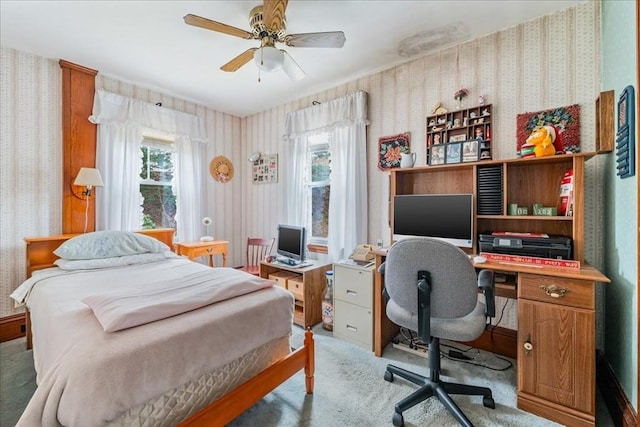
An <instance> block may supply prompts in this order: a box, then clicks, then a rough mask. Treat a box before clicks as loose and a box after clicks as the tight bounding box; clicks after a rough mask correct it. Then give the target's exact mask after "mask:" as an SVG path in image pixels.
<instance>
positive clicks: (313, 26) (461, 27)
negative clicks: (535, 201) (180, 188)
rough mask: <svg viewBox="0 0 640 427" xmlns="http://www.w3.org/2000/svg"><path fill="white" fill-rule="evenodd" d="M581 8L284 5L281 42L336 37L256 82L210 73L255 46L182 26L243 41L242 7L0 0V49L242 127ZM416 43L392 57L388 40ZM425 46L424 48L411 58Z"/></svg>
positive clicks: (428, 1) (249, 71) (247, 72)
mask: <svg viewBox="0 0 640 427" xmlns="http://www.w3.org/2000/svg"><path fill="white" fill-rule="evenodd" d="M577 3H584V1H583V0H567V1H559V0H552V1H544V0H529V1H525V0H518V1H516V0H497V1H478V0H467V1H453V0H449V1H436V0H422V1H421V0H414V1H382V0H368V1H364V0H361V1H328V0H325V1H311V0H290V1H289V5H288V7H287V10H286V19H287V33H288V34H296V33H306V32H322V31H338V30H341V31H344V33H345V36H346V39H347V41H346V43H345V45H344V47H343V48H341V49H330V48H300V47H298V48H293V47H286V46H284V45H279V46H278V47H280V48H285V50H287V52H288V53H289V54H290V55H291V56H292V57H293V58H294V59H295V60H296V62H298V64H300V66H301V67H302V68H303V69H304V70H305V72H306V73H307V76H306V77H305V78H304V79H302V80H300V81H298V82H292V81H291V80H289V78H288V77H287V76H286V74H285V73H284V72H283V71H280V72H277V73H262V81H261V82H258V71H257V68H256V66H255V64H254V63H253V62H252V61H251V62H249V63H247V64H246V65H244V66H243V67H242V68H240V70H238V71H236V72H235V73H227V72H224V71H221V70H220V66H222V65H223V64H225V63H227V62H228V61H229V60H230V59H232V58H233V57H235V56H236V55H238V54H239V53H241V52H243V51H245V50H246V49H248V48H250V47H254V46H255V47H258V46H259V41H257V40H244V39H240V38H237V37H233V36H230V35H226V34H221V33H217V32H213V31H209V30H204V29H201V28H197V27H193V26H189V25H186V24H185V23H184V21H183V17H184V15H186V14H188V13H192V14H195V15H199V16H202V17H205V18H208V19H211V20H214V21H218V22H222V23H225V24H228V25H231V26H234V27H238V28H241V29H243V30H247V31H250V27H249V11H250V10H251V9H252V8H253V7H254V6H256V5H258V4H260V0H253V1H239V0H237V1H168V0H165V1H122V0H120V1H115V0H114V1H79V0H74V1H8V0H0V43H1V44H2V46H3V47H10V48H13V49H18V50H21V51H24V52H29V53H33V54H36V55H39V56H43V57H46V58H52V59H55V60H58V59H64V60H67V61H70V62H73V63H76V64H79V65H82V66H85V67H89V68H92V69H95V70H97V71H98V72H99V73H100V74H102V75H104V76H107V77H111V78H114V79H118V80H121V81H125V82H131V83H134V84H136V85H139V86H143V87H146V88H149V89H153V90H157V91H159V92H162V93H166V94H168V95H171V96H175V97H178V98H181V99H184V100H187V101H191V102H195V103H198V104H202V105H206V106H207V107H210V108H212V109H214V110H217V111H222V112H226V113H229V114H233V115H236V116H240V117H245V116H247V115H251V114H254V113H257V112H260V111H264V110H267V109H269V108H271V107H274V106H277V105H280V104H283V103H287V102H289V101H292V100H295V99H298V98H301V97H304V96H308V95H312V94H314V93H317V92H320V91H323V90H326V89H329V88H332V87H335V86H337V85H340V84H343V83H346V82H349V81H352V80H355V79H357V78H359V77H362V76H366V75H369V74H372V73H374V72H379V71H382V70H385V69H388V68H391V67H393V66H396V65H398V64H400V63H403V62H407V61H410V60H412V59H415V58H416V57H418V56H421V55H424V54H425V53H428V52H429V51H435V50H439V49H441V48H443V47H446V46H451V45H454V44H458V43H460V42H463V41H466V40H471V39H474V38H477V37H478V36H481V35H485V34H490V33H493V32H495V31H498V30H501V29H504V28H508V27H511V26H513V25H516V24H518V23H521V22H524V21H528V20H531V19H534V18H536V17H539V16H543V15H545V14H548V13H552V12H554V11H557V10H562V9H566V8H568V7H571V6H573V5H575V4H577ZM422 33H425V35H424V37H423V40H424V41H425V42H419V41H417V40H416V39H413V40H414V43H413V44H412V45H411V46H413V47H418V48H420V49H419V50H420V52H419V53H416V54H413V55H412V56H402V55H400V54H399V53H398V50H399V47H400V42H401V41H402V40H404V39H407V38H410V37H413V36H415V35H417V34H422ZM423 47H426V49H428V50H426V49H423Z"/></svg>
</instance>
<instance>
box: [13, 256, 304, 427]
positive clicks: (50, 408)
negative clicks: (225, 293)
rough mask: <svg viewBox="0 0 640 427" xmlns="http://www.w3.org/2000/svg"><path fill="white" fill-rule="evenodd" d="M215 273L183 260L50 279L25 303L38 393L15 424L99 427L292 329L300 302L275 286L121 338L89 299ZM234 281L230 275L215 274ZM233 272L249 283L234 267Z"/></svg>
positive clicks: (128, 331)
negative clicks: (105, 327) (101, 320)
mask: <svg viewBox="0 0 640 427" xmlns="http://www.w3.org/2000/svg"><path fill="white" fill-rule="evenodd" d="M205 269H206V270H209V268H208V267H206V266H203V265H201V264H197V263H193V262H191V261H188V260H186V259H182V258H178V259H168V260H166V261H162V262H157V263H149V264H140V265H136V266H129V267H122V268H110V269H104V270H92V271H90V272H83V273H78V272H73V273H70V274H61V275H52V274H47V276H48V277H47V278H45V279H42V280H40V281H37V283H36V284H35V286H34V287H33V289H32V290H31V291H30V293H29V295H28V296H27V299H26V302H27V305H28V306H29V308H30V310H31V320H32V329H33V343H34V362H35V367H36V372H37V382H38V388H37V389H36V392H35V394H34V396H33V398H32V399H31V401H30V402H29V404H28V406H27V408H26V410H25V412H24V414H23V415H22V417H21V418H20V421H19V422H18V426H36V425H42V426H59V425H65V426H99V425H103V424H105V423H106V422H107V421H109V420H113V419H115V418H117V417H118V416H119V415H120V414H122V413H123V412H125V411H126V410H128V409H129V408H132V407H134V406H137V405H139V404H141V403H143V402H146V401H148V400H150V399H152V398H154V397H156V396H158V395H160V394H162V393H164V392H166V391H168V390H171V389H173V388H175V387H177V386H179V385H182V384H185V383H187V382H189V381H191V380H193V379H195V378H198V377H199V376H201V375H202V374H204V373H207V372H210V371H213V370H214V369H217V368H219V367H221V366H223V365H225V364H227V363H229V362H231V361H232V360H234V359H236V358H237V357H239V356H241V355H243V354H245V353H247V352H249V351H251V350H252V349H254V348H256V347H258V346H261V345H263V344H265V343H267V342H268V341H271V340H273V339H275V338H278V337H282V336H285V335H288V334H289V333H290V332H291V325H292V319H293V297H292V296H291V294H290V293H288V292H287V291H285V290H283V289H282V288H279V287H277V286H272V287H267V288H264V289H262V290H259V291H256V292H252V293H249V294H245V295H242V296H238V297H234V298H231V299H227V300H224V301H220V302H217V303H215V304H212V305H208V306H205V307H202V308H199V309H196V310H192V311H189V312H186V313H183V314H180V315H177V316H173V317H169V318H165V319H162V320H157V321H153V322H151V323H146V324H143V325H140V326H137V327H133V328H129V329H125V330H122V331H118V332H113V333H110V332H105V331H104V330H103V329H102V326H101V325H100V323H99V322H98V320H97V318H96V317H95V316H94V314H93V312H92V310H91V309H90V308H89V307H88V306H87V305H85V304H84V303H83V302H82V299H83V298H85V297H88V296H90V295H96V294H100V293H104V292H105V290H107V291H109V293H112V292H115V291H116V290H117V289H120V288H121V289H123V290H124V291H125V292H127V290H129V289H131V286H132V285H139V284H142V283H148V282H149V281H150V280H149V279H150V278H157V279H158V280H159V281H162V282H166V281H167V280H173V279H175V280H179V279H180V278H181V277H184V276H188V275H190V274H193V273H198V272H200V271H204V270H205ZM216 270H218V271H220V272H221V273H224V274H226V275H228V274H229V273H230V270H232V269H212V270H210V271H212V272H213V271H216ZM232 274H233V275H238V277H247V276H248V275H246V276H245V273H242V272H240V271H237V270H233V273H232Z"/></svg>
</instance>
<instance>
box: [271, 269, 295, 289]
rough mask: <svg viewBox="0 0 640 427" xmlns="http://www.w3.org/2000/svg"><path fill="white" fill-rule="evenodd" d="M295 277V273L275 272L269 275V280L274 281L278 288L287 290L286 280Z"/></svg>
mask: <svg viewBox="0 0 640 427" xmlns="http://www.w3.org/2000/svg"><path fill="white" fill-rule="evenodd" d="M296 276H297V274H296V273H291V272H289V271H276V272H275V273H271V274H269V280H275V281H276V282H277V285H278V286H280V287H281V288H283V289H287V280H289V279H291V278H293V277H296Z"/></svg>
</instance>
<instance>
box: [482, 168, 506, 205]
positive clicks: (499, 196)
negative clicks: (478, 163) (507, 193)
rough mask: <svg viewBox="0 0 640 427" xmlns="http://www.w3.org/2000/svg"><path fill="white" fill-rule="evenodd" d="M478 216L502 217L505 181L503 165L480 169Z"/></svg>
mask: <svg viewBox="0 0 640 427" xmlns="http://www.w3.org/2000/svg"><path fill="white" fill-rule="evenodd" d="M477 178H478V179H477V183H478V188H477V192H476V194H477V197H476V201H477V206H476V213H477V214H478V215H502V206H503V203H504V180H503V169H502V165H491V166H482V167H478V176H477Z"/></svg>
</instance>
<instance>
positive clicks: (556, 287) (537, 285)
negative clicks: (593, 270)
mask: <svg viewBox="0 0 640 427" xmlns="http://www.w3.org/2000/svg"><path fill="white" fill-rule="evenodd" d="M519 278H520V283H518V298H526V299H530V300H535V301H542V302H548V303H552V304H560V305H566V306H570V307H577V308H586V309H588V310H594V309H595V284H594V283H593V282H591V281H588V280H576V279H570V278H566V277H552V276H539V275H535V274H520V276H519Z"/></svg>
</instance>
